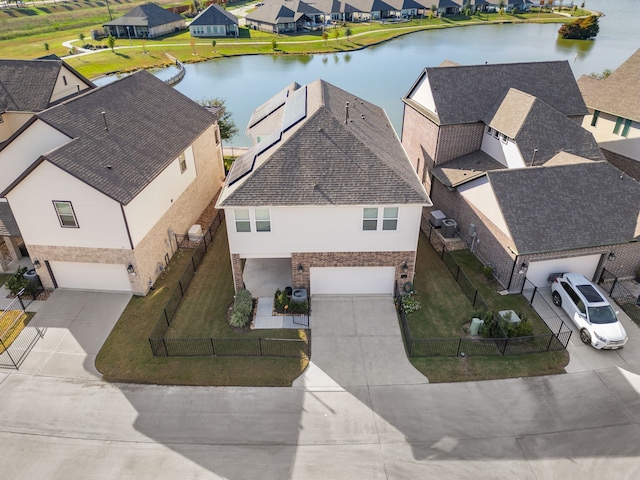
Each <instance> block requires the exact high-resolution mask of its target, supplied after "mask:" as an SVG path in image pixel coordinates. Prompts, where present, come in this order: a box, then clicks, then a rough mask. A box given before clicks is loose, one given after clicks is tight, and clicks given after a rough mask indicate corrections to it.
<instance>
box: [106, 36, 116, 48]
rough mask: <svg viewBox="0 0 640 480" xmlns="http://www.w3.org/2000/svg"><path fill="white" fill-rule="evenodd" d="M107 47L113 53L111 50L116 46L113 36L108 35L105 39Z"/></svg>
mask: <svg viewBox="0 0 640 480" xmlns="http://www.w3.org/2000/svg"><path fill="white" fill-rule="evenodd" d="M107 45H109V48H110V49H111V51H112V52H113V48H114V47H115V46H116V37H114V36H113V35H109V36H108V37H107Z"/></svg>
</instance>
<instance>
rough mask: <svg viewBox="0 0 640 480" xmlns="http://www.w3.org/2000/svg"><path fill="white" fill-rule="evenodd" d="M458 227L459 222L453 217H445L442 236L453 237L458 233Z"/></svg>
mask: <svg viewBox="0 0 640 480" xmlns="http://www.w3.org/2000/svg"><path fill="white" fill-rule="evenodd" d="M457 227H458V224H457V223H456V221H455V220H454V219H453V218H445V219H444V220H443V221H442V231H441V233H442V236H443V237H444V238H453V237H454V235H455V234H456V228H457Z"/></svg>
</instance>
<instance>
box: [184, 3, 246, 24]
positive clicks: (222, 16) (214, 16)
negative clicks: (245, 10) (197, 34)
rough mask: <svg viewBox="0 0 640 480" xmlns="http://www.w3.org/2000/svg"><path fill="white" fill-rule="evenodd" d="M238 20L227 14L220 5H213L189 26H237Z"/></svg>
mask: <svg viewBox="0 0 640 480" xmlns="http://www.w3.org/2000/svg"><path fill="white" fill-rule="evenodd" d="M237 24H238V18H237V17H236V16H235V15H232V14H231V13H229V12H227V11H226V10H225V9H224V8H222V7H221V6H220V5H218V4H216V3H213V4H211V5H210V6H209V7H207V9H206V10H204V11H203V12H202V13H200V15H198V16H197V17H196V18H194V19H193V22H191V23H190V24H189V25H194V26H198V25H203V26H204V25H237Z"/></svg>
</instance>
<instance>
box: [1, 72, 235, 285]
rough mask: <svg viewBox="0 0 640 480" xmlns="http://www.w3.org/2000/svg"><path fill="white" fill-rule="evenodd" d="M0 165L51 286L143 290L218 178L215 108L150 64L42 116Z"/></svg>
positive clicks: (6, 192) (4, 190)
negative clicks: (169, 82) (158, 74)
mask: <svg viewBox="0 0 640 480" xmlns="http://www.w3.org/2000/svg"><path fill="white" fill-rule="evenodd" d="M150 92H152V93H153V94H151V95H150ZM0 171H1V172H2V173H3V174H2V177H0V195H2V196H3V197H5V198H6V199H7V200H8V205H9V207H10V209H11V211H12V213H13V215H14V218H15V224H16V225H15V226H17V228H18V229H19V231H20V235H21V236H22V238H23V239H24V243H25V245H26V248H27V249H28V251H29V256H30V257H31V260H32V262H33V264H34V266H36V267H38V266H40V268H39V269H38V275H39V276H40V279H41V281H42V283H43V285H44V286H45V287H46V288H58V287H60V288H80V289H89V290H107V291H125V292H132V293H134V294H138V295H144V294H146V293H147V292H148V290H149V288H150V287H151V286H152V285H153V283H154V282H155V280H156V278H157V277H158V275H160V273H161V272H162V270H163V269H164V267H165V266H166V263H167V262H168V260H169V259H170V258H171V256H172V255H173V254H174V252H175V251H176V248H177V246H176V238H175V235H174V234H186V233H187V231H188V230H189V229H190V227H191V226H192V225H193V224H194V223H195V222H196V221H197V219H198V217H199V216H200V214H201V212H202V211H203V210H204V209H205V208H206V207H207V206H208V205H209V204H210V203H211V201H212V200H213V198H214V196H215V195H216V193H217V192H218V191H219V189H220V187H221V185H222V181H223V179H224V169H223V165H222V147H221V143H220V133H219V130H218V125H217V118H216V116H215V115H213V114H212V113H210V112H209V111H207V110H206V109H205V108H203V107H202V106H200V105H198V104H197V103H195V102H193V101H192V100H190V99H188V98H187V97H185V96H184V95H182V94H181V93H179V92H177V91H176V90H174V89H173V88H171V87H169V86H168V85H166V84H165V83H164V82H162V81H161V80H158V79H157V78H155V77H154V76H153V75H151V74H150V73H148V72H145V71H141V72H138V73H135V74H133V75H130V76H128V77H125V78H123V79H121V80H118V81H116V82H113V83H111V84H109V85H106V86H104V87H101V88H98V89H95V90H91V91H90V92H88V93H86V94H85V95H80V96H77V97H75V98H72V99H70V100H67V101H65V102H63V103H61V104H58V105H55V106H53V107H51V108H49V109H47V110H45V111H43V112H40V113H37V114H36V115H35V116H33V117H32V119H31V120H30V121H29V122H27V123H26V124H25V125H24V126H23V128H22V129H21V130H20V131H19V132H18V133H17V134H16V135H14V136H13V137H12V138H11V139H10V141H9V142H7V143H5V144H4V146H3V147H2V148H1V149H0ZM6 227H9V228H11V227H12V226H6Z"/></svg>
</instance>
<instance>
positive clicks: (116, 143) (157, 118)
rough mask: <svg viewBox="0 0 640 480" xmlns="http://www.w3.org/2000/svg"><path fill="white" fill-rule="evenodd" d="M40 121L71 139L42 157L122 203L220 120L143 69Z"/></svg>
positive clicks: (47, 112)
mask: <svg viewBox="0 0 640 480" xmlns="http://www.w3.org/2000/svg"><path fill="white" fill-rule="evenodd" d="M102 112H105V117H106V122H107V125H108V127H109V129H108V130H105V124H104V120H103V116H102ZM37 117H38V118H39V119H41V120H42V121H44V122H46V123H48V124H49V125H51V126H53V127H54V128H56V129H58V130H59V131H61V132H62V133H64V134H66V135H68V136H69V137H70V138H72V139H73V140H72V141H70V142H68V143H67V144H65V145H63V146H61V147H59V148H57V149H55V150H52V151H51V152H47V153H45V154H44V155H43V157H44V158H45V159H46V160H48V161H50V162H51V163H53V164H54V165H56V166H58V167H59V168H61V169H62V170H64V171H66V172H68V173H70V174H71V175H73V176H75V177H77V178H78V179H80V180H82V181H83V182H85V183H87V184H88V185H91V186H92V187H94V188H96V189H97V190H99V191H101V192H102V193H104V194H105V195H107V196H109V197H111V198H113V199H114V200H116V201H118V202H120V203H121V204H123V205H126V204H128V203H129V202H130V201H131V200H132V199H133V198H134V197H135V196H136V195H137V194H138V193H140V192H141V191H142V189H143V188H144V187H146V186H147V185H148V184H149V183H151V181H153V179H155V178H156V176H157V175H158V174H160V173H161V172H162V171H163V170H164V169H165V168H166V167H167V166H168V165H169V164H170V163H171V162H172V161H174V160H175V159H176V158H177V157H178V155H179V154H180V153H181V152H182V151H184V150H185V149H186V148H187V147H188V146H189V145H191V144H192V143H193V141H194V140H195V139H196V138H197V137H198V136H199V135H201V134H202V133H203V132H204V130H206V129H207V128H208V127H209V126H210V125H212V124H213V123H214V122H215V120H216V119H215V116H213V115H212V114H211V113H210V112H208V111H207V110H206V109H205V108H203V107H201V106H200V105H198V104H197V103H195V102H193V101H192V100H190V99H188V98H187V97H185V96H184V95H182V94H181V93H179V92H177V91H176V90H174V89H173V88H172V87H169V86H168V85H166V84H165V83H164V82H163V81H161V80H158V79H157V78H156V77H154V76H153V75H151V74H150V73H148V72H145V71H141V72H138V73H134V74H133V75H130V76H128V77H125V78H123V79H121V80H118V81H116V82H113V83H111V84H109V85H106V86H104V87H101V88H99V89H96V90H93V91H91V92H90V93H87V94H85V95H82V96H79V97H76V98H75V99H73V100H69V101H67V102H65V103H63V104H61V105H58V106H55V107H52V108H50V109H49V110H45V111H44V112H42V113H40V114H38V115H37ZM109 165H110V166H111V168H108V166H109Z"/></svg>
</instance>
